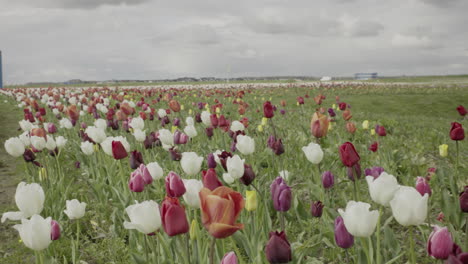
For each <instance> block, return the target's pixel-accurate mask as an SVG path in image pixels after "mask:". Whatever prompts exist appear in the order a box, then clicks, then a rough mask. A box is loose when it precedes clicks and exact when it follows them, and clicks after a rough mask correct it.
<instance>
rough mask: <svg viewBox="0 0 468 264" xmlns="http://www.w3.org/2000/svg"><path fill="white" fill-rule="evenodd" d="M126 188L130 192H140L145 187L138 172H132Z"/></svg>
mask: <svg viewBox="0 0 468 264" xmlns="http://www.w3.org/2000/svg"><path fill="white" fill-rule="evenodd" d="M128 188H129V189H130V191H132V192H142V191H143V190H144V189H145V181H144V180H143V175H141V174H140V173H132V174H131V177H130V180H129V181H128Z"/></svg>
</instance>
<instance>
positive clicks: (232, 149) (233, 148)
mask: <svg viewBox="0 0 468 264" xmlns="http://www.w3.org/2000/svg"><path fill="white" fill-rule="evenodd" d="M230 150H231V151H232V152H234V151H236V141H232V143H231V148H230Z"/></svg>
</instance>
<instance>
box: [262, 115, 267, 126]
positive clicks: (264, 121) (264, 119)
mask: <svg viewBox="0 0 468 264" xmlns="http://www.w3.org/2000/svg"><path fill="white" fill-rule="evenodd" d="M267 122H268V118H266V117H263V118H262V126H265V125H266V124H267Z"/></svg>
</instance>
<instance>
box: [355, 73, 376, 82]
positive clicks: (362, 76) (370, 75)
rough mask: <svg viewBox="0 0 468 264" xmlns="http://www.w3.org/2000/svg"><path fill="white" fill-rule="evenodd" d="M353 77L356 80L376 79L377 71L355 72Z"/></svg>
mask: <svg viewBox="0 0 468 264" xmlns="http://www.w3.org/2000/svg"><path fill="white" fill-rule="evenodd" d="M354 79H356V80H369V79H377V73H376V72H373V73H356V74H354Z"/></svg>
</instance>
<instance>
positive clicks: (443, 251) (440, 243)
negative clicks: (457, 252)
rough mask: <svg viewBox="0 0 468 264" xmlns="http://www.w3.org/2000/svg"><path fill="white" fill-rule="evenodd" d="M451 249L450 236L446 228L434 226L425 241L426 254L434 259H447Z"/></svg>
mask: <svg viewBox="0 0 468 264" xmlns="http://www.w3.org/2000/svg"><path fill="white" fill-rule="evenodd" d="M452 248H453V240H452V235H451V234H450V232H449V231H448V229H447V227H443V228H441V227H439V226H434V231H432V233H431V235H430V236H429V239H428V241H427V253H428V254H429V256H432V257H434V258H436V259H447V258H448V256H449V255H450V253H451V252H452Z"/></svg>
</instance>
